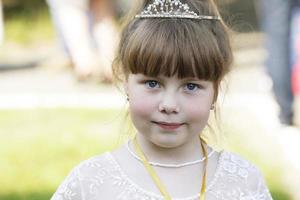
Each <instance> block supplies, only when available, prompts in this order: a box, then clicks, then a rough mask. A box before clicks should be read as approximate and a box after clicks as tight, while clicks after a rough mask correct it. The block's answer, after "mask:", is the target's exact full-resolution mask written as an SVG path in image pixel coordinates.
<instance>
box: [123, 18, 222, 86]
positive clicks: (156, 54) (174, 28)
mask: <svg viewBox="0 0 300 200" xmlns="http://www.w3.org/2000/svg"><path fill="white" fill-rule="evenodd" d="M136 23H139V24H138V26H136V27H137V28H136V29H135V31H134V33H133V34H131V36H130V37H129V41H128V46H127V49H126V50H125V51H123V52H125V53H124V55H123V56H122V60H123V65H124V68H125V69H127V70H126V71H127V73H128V72H129V73H134V74H137V73H142V74H145V75H148V76H155V77H156V76H159V75H164V76H167V77H170V76H173V75H177V76H178V77H179V78H186V77H197V78H199V79H204V80H211V81H217V80H219V79H221V78H222V62H223V59H222V58H223V57H222V54H221V53H220V50H219V47H218V44H217V41H216V39H215V36H214V35H213V34H212V31H211V30H208V28H207V26H206V25H205V24H203V23H211V22H203V21H202V22H196V21H193V20H184V19H182V20H180V19H164V20H160V22H159V23H158V22H157V20H140V21H138V22H136ZM199 23H200V24H199ZM201 23H202V24H201ZM132 26H135V25H134V24H132ZM125 73H126V72H125Z"/></svg>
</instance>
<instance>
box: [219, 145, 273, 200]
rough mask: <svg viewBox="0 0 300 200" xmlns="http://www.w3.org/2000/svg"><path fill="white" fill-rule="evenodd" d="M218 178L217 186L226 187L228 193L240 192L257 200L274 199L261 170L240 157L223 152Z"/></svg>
mask: <svg viewBox="0 0 300 200" xmlns="http://www.w3.org/2000/svg"><path fill="white" fill-rule="evenodd" d="M217 176H218V177H217V178H218V180H217V182H218V183H217V184H216V185H218V184H223V185H225V186H224V188H223V189H226V190H227V191H232V192H233V193H237V191H239V192H242V193H243V195H247V197H248V196H251V197H253V198H254V197H255V199H256V198H258V197H260V198H259V199H268V200H269V199H272V198H271V195H270V193H269V190H268V188H267V186H266V184H265V181H264V178H263V175H262V173H261V172H260V170H259V169H258V168H257V167H256V166H255V165H253V164H252V163H251V162H249V161H248V160H246V159H244V158H243V157H242V156H240V155H237V154H235V153H231V152H227V151H223V152H222V153H221V156H220V160H219V170H218V175H217ZM239 192H238V193H239ZM261 197H264V198H261Z"/></svg>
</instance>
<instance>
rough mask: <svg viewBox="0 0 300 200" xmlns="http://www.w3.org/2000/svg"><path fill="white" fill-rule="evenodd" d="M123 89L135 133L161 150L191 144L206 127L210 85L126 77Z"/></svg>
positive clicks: (206, 82)
mask: <svg viewBox="0 0 300 200" xmlns="http://www.w3.org/2000/svg"><path fill="white" fill-rule="evenodd" d="M125 89H126V92H127V94H128V97H129V110H130V115H131V118H132V121H133V124H134V126H135V127H136V129H137V131H138V133H139V134H141V135H142V136H143V137H145V138H146V139H147V140H148V141H150V142H152V143H154V144H155V145H157V146H160V147H165V148H174V147H179V146H181V145H183V144H185V143H187V142H189V141H191V140H193V139H194V138H195V136H196V135H198V134H199V133H200V132H201V131H202V130H203V128H204V127H205V126H206V124H207V120H208V117H209V113H210V109H211V106H212V104H213V99H214V89H213V83H212V82H211V81H205V80H199V79H197V78H185V79H179V78H177V76H172V77H169V78H168V77H165V76H159V77H156V78H154V77H148V76H146V75H143V74H130V75H129V76H128V80H127V81H126V83H125Z"/></svg>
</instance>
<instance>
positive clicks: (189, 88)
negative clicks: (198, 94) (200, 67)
mask: <svg viewBox="0 0 300 200" xmlns="http://www.w3.org/2000/svg"><path fill="white" fill-rule="evenodd" d="M199 88H200V86H199V85H198V84H195V83H187V84H186V85H185V89H186V90H187V91H196V90H198V89H199Z"/></svg>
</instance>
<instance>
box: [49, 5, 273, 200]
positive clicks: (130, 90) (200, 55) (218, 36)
mask: <svg viewBox="0 0 300 200" xmlns="http://www.w3.org/2000/svg"><path fill="white" fill-rule="evenodd" d="M118 54H119V55H118V57H117V59H116V61H117V62H116V65H115V68H114V72H115V74H118V75H119V76H118V78H120V79H121V80H123V81H124V88H125V91H126V93H127V95H128V96H127V97H128V98H127V100H128V101H129V111H130V116H131V119H132V122H133V124H134V126H135V128H136V131H137V134H136V136H135V137H134V139H133V140H129V141H128V142H127V143H126V144H125V145H124V146H122V147H120V148H119V149H117V150H115V151H113V152H108V153H105V154H103V155H100V156H96V157H94V158H91V159H89V160H87V161H84V162H82V163H81V164H80V165H78V166H77V167H76V168H75V169H74V170H73V171H72V172H71V173H70V175H69V176H68V177H67V178H66V179H65V181H64V182H63V183H62V185H61V186H60V187H59V188H58V190H57V191H56V193H55V194H54V196H53V197H52V200H79V199H85V200H94V199H105V200H106V199H109V200H115V199H119V200H143V199H145V200H170V199H178V200H196V199H201V200H204V199H205V200H219V199H220V200H242V199H243V200H250V199H253V200H254V199H255V200H258V199H260V200H270V199H272V198H271V196H270V194H269V191H268V189H267V187H266V185H265V183H264V180H263V178H262V176H261V174H260V172H259V171H258V170H257V169H256V168H255V167H254V166H253V165H252V164H250V163H249V162H247V161H246V160H244V159H243V158H241V157H239V156H237V155H235V154H232V153H229V152H226V151H221V152H216V151H214V150H213V149H212V148H211V147H210V146H208V145H207V144H206V143H205V141H204V139H203V136H202V134H201V132H202V130H203V129H204V128H205V127H206V126H207V121H208V118H209V115H210V113H211V111H213V110H215V106H214V105H215V102H216V100H217V96H218V88H219V85H220V81H221V80H222V78H223V77H224V75H225V74H226V73H227V72H228V71H229V66H230V64H231V61H232V51H231V47H230V43H229V38H228V34H227V28H226V26H225V25H224V23H223V21H222V20H221V18H220V16H219V12H218V10H217V8H216V6H215V4H214V2H213V0H146V1H145V2H144V3H143V5H142V7H141V10H140V11H139V12H138V13H137V15H135V17H134V18H133V19H132V20H131V21H130V22H129V23H128V24H127V25H126V26H125V28H124V30H123V32H122V37H121V41H120V46H119V52H118ZM120 74H121V76H120ZM199 133H200V134H199Z"/></svg>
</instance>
